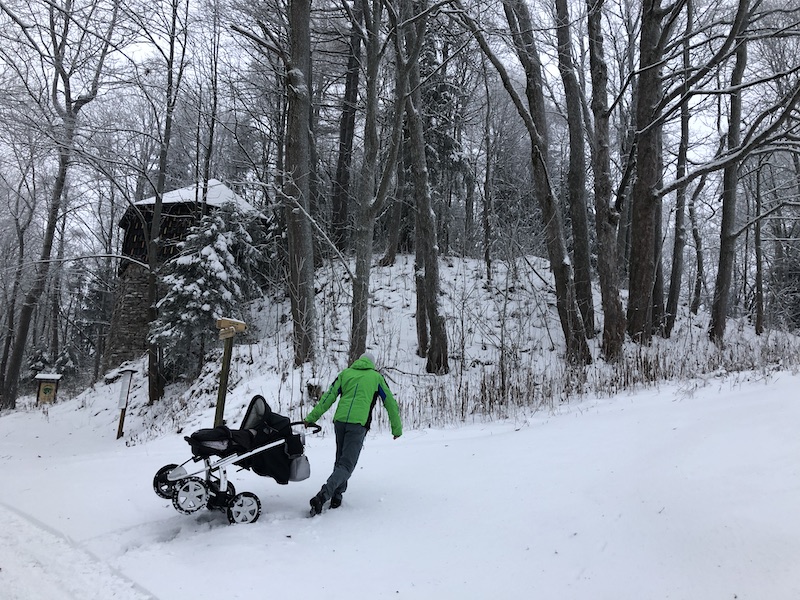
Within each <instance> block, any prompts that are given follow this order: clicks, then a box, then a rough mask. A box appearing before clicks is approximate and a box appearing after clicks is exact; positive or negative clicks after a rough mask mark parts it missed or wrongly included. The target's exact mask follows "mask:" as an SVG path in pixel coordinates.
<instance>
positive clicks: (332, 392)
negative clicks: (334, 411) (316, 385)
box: [304, 377, 340, 423]
mask: <svg viewBox="0 0 800 600" xmlns="http://www.w3.org/2000/svg"><path fill="white" fill-rule="evenodd" d="M339 389H340V384H339V377H337V378H336V381H334V382H333V383H332V384H331V387H329V388H328V391H327V392H325V393H324V394H322V396H320V399H319V402H317V405H316V406H315V407H314V408H313V409H311V412H310V413H308V415H307V416H306V418H305V419H304V420H305V421H307V422H309V423H316V422H317V419H319V418H320V417H321V416H322V415H324V414H325V413H326V412H327V410H328V409H329V408H330V407H331V406H332V405H333V403H334V402H335V401H336V398H337V397H338V396H339Z"/></svg>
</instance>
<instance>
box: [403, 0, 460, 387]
mask: <svg viewBox="0 0 800 600" xmlns="http://www.w3.org/2000/svg"><path fill="white" fill-rule="evenodd" d="M404 4H407V5H409V6H410V2H408V0H405V1H404ZM426 4H427V3H423V5H422V6H417V7H416V8H417V10H419V14H424V12H425V9H426ZM423 36H424V29H422V28H420V27H417V28H416V30H415V31H412V29H411V28H410V27H407V28H406V36H405V39H406V47H407V48H411V47H415V46H416V47H419V46H420V45H421V41H422V38H423ZM408 67H409V71H408V90H409V92H410V93H409V94H408V95H407V96H406V102H405V114H406V122H407V125H408V130H409V138H410V143H411V148H412V151H411V172H412V174H413V184H414V205H415V208H416V213H415V214H416V224H417V235H416V243H417V256H418V257H419V258H420V259H421V264H419V265H418V266H417V268H418V269H419V268H420V267H422V269H423V273H422V275H421V278H420V276H419V275H418V279H417V281H418V286H417V294H420V292H421V293H422V297H423V298H424V309H425V312H424V314H420V313H419V311H418V312H417V322H418V323H417V331H419V330H420V324H419V321H420V319H421V318H426V319H427V322H428V330H429V334H430V338H429V344H428V347H427V351H425V356H426V358H427V361H426V364H425V370H426V371H427V372H428V373H435V374H437V375H441V374H445V373H448V372H449V371H450V366H449V364H448V350H447V346H448V340H447V330H446V329H445V322H444V317H443V316H442V313H441V307H440V305H439V295H440V294H439V290H440V284H439V251H438V246H437V236H436V222H435V217H434V214H433V208H432V206H431V195H430V185H429V182H428V166H427V163H426V160H425V133H424V130H423V123H422V116H421V114H420V107H421V106H422V92H421V87H420V69H419V61H417V60H414V61H413V62H409V64H408ZM417 272H418V273H419V271H417ZM420 285H421V287H420ZM419 308H422V307H419ZM420 351H421V352H422V351H424V350H423V347H422V345H421V344H420Z"/></svg>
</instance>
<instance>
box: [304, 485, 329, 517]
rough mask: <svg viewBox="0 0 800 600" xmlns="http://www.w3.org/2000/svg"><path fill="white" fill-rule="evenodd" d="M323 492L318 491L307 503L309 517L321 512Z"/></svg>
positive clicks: (323, 502)
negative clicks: (309, 506)
mask: <svg viewBox="0 0 800 600" xmlns="http://www.w3.org/2000/svg"><path fill="white" fill-rule="evenodd" d="M325 500H326V498H325V492H322V491H320V492H319V493H317V495H316V496H314V497H313V498H312V499H311V500H309V501H308V503H309V504H310V505H311V516H312V517H313V516H314V515H318V514H320V513H321V512H322V507H323V506H324V505H325Z"/></svg>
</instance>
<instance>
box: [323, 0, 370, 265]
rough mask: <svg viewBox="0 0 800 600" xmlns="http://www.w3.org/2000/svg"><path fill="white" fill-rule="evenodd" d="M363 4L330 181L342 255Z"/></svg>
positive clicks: (357, 9) (353, 32)
mask: <svg viewBox="0 0 800 600" xmlns="http://www.w3.org/2000/svg"><path fill="white" fill-rule="evenodd" d="M365 1H367V0H356V1H355V4H354V6H353V19H354V22H353V23H351V24H350V28H351V29H350V48H349V54H348V57H347V73H346V75H345V84H344V100H343V102H342V116H341V118H340V120H339V155H338V157H337V160H336V177H335V178H334V180H333V198H332V202H331V204H332V207H333V215H332V217H333V218H332V224H331V229H332V231H333V242H334V244H335V245H336V247H337V248H338V249H339V250H341V251H344V250H345V249H346V248H347V213H348V209H347V207H348V204H349V201H350V165H351V163H352V159H353V138H354V137H355V128H356V106H357V104H358V79H359V70H360V66H361V27H362V24H363V20H364V19H363V17H364V8H363V2H365Z"/></svg>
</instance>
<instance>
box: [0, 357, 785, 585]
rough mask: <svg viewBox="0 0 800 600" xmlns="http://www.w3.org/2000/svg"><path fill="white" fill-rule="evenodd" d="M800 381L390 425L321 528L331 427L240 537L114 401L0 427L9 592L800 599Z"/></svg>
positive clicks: (33, 415) (678, 390) (704, 384)
mask: <svg viewBox="0 0 800 600" xmlns="http://www.w3.org/2000/svg"><path fill="white" fill-rule="evenodd" d="M799 388H800V376H797V375H792V374H790V373H787V372H774V373H773V374H771V375H769V376H763V375H758V376H756V375H751V376H750V377H747V376H744V375H742V374H740V375H737V376H729V377H727V378H713V377H711V378H709V379H708V380H705V381H695V382H683V383H681V384H669V385H662V386H660V387H658V388H653V389H649V390H644V391H639V392H637V393H635V394H622V395H618V396H615V397H611V398H603V399H592V398H586V399H583V400H582V401H580V402H575V403H570V404H569V405H565V406H563V407H561V408H559V409H558V410H556V411H540V412H537V413H533V414H531V415H530V416H528V417H527V418H520V417H517V418H516V419H515V420H514V421H513V422H511V421H500V422H493V423H484V424H479V423H474V424H468V425H465V426H463V427H459V428H445V429H431V428H418V429H411V430H407V431H406V433H405V434H404V435H403V436H402V437H401V438H400V439H398V440H396V441H393V440H392V439H391V436H390V435H389V434H388V432H386V431H385V430H384V431H375V432H373V433H371V434H370V436H369V437H368V439H367V443H366V446H365V448H364V452H363V454H362V458H361V461H360V463H359V466H358V470H357V471H356V473H355V474H354V477H353V479H352V480H351V485H350V489H349V491H348V493H347V494H346V496H345V503H344V505H343V506H342V507H341V508H340V509H337V510H335V511H331V510H328V511H326V512H325V513H323V514H322V515H321V516H319V517H316V518H313V519H311V518H308V517H307V510H308V499H309V498H310V497H311V496H312V495H313V494H314V493H315V492H316V491H317V489H318V487H319V485H320V484H321V483H322V482H323V481H324V479H325V478H326V477H327V475H328V473H329V469H330V467H331V463H332V459H333V452H334V446H333V438H332V436H331V435H330V434H329V433H328V432H329V429H328V428H326V430H325V433H324V434H323V435H318V436H312V435H309V436H308V439H307V447H306V451H307V454H308V456H309V458H310V461H311V465H312V474H311V478H310V479H309V480H307V481H303V482H299V483H290V484H289V485H287V486H279V485H277V484H276V483H275V482H274V481H273V480H271V479H268V478H262V477H257V476H255V475H254V474H253V473H251V472H249V471H242V472H233V473H232V480H233V483H234V484H235V485H236V488H237V491H246V490H247V491H252V492H254V493H256V494H257V495H258V496H259V497H260V499H261V501H262V503H263V508H264V511H265V512H264V514H263V515H262V517H261V518H260V520H259V521H257V522H256V523H254V524H249V525H228V523H227V519H226V517H225V515H224V514H223V513H221V512H216V511H208V510H205V509H204V510H202V511H201V512H198V513H195V514H193V515H182V514H179V513H177V512H176V511H175V510H174V508H173V507H172V505H171V503H170V501H168V500H163V499H161V498H159V497H157V496H156V494H155V493H153V490H152V487H151V482H152V478H153V475H154V473H155V472H156V470H157V469H159V468H160V467H161V466H162V465H164V464H167V463H173V462H183V460H185V459H186V458H188V456H189V452H188V450H189V449H188V445H187V444H186V443H185V441H184V440H183V436H182V434H177V433H174V432H173V433H171V434H168V435H164V436H160V437H156V438H155V439H151V440H149V441H142V442H141V443H138V444H137V445H132V446H131V445H126V444H125V442H124V440H116V439H115V438H116V425H117V416H118V410H117V395H116V393H115V389H114V387H113V386H98V387H97V388H96V389H95V391H93V392H87V393H86V394H84V395H83V396H81V397H80V398H79V399H76V400H70V401H65V402H62V403H59V404H56V405H54V406H52V407H50V408H49V410H48V411H46V412H43V411H42V410H41V409H38V408H25V407H22V408H21V409H20V410H17V411H15V412H12V413H4V414H3V415H2V416H0V473H1V474H2V485H0V597H2V598H3V599H5V600H62V599H77V598H80V599H81V600H85V599H98V600H99V599H103V600H105V599H110V598H114V599H117V600H134V599H135V600H139V599H152V598H158V599H160V600H174V599H177V598H192V599H194V600H200V599H209V600H211V599H215V600H216V599H218V598H230V599H240V600H245V599H254V598H325V599H327V600H334V599H339V598H341V599H348V600H351V599H353V598H369V599H379V598H412V599H434V598H435V599H437V600H439V599H445V598H459V599H476V600H482V599H487V598H526V599H527V598H537V599H544V600H548V599H552V600H569V599H575V600H602V599H609V600H612V599H613V600H627V599H630V600H643V599H648V600H653V599H667V598H669V599H681V600H694V599H696V600H710V599H720V600H733V599H742V600H747V599H750V600H796V599H797V598H800V569H798V565H799V564H800V516H799V515H800V510H799V508H800V435H798V425H799V424H800V396H799V395H798V391H797V390H798V389H799ZM212 414H213V413H212V412H210V411H206V412H205V413H204V418H209V419H210V418H211V415H212ZM330 414H331V413H329V414H328V415H326V416H325V417H324V419H323V421H326V422H329V420H330ZM231 418H232V419H233V416H231ZM236 418H237V419H238V418H239V417H238V416H237V417H236ZM204 425H205V426H210V425H211V423H210V422H208V423H205V424H204Z"/></svg>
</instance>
